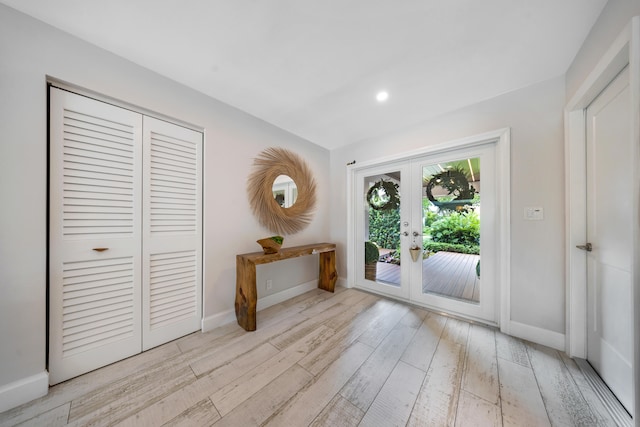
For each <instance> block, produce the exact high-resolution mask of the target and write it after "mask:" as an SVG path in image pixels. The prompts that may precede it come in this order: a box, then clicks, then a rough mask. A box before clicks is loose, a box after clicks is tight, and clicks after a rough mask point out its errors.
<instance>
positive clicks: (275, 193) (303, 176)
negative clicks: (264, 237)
mask: <svg viewBox="0 0 640 427" xmlns="http://www.w3.org/2000/svg"><path fill="white" fill-rule="evenodd" d="M253 166H254V171H253V173H252V174H251V175H250V176H249V179H248V181H247V192H248V196H249V202H250V204H251V210H252V211H253V213H254V215H255V216H256V218H258V221H259V222H260V224H261V225H263V226H264V227H266V228H267V229H268V230H269V231H271V232H273V233H278V234H294V233H297V232H298V231H301V230H302V229H304V228H305V227H306V226H307V225H309V223H310V222H311V219H312V217H313V209H314V208H315V205H316V183H315V180H314V178H313V176H312V175H311V171H310V169H309V166H308V165H307V164H306V162H305V161H304V160H303V159H302V158H300V156H298V155H297V154H295V153H293V152H291V151H289V150H286V149H284V148H277V147H270V148H267V149H266V150H264V151H263V152H261V153H260V154H259V155H258V156H257V157H256V158H255V159H254V162H253Z"/></svg>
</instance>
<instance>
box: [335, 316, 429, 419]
mask: <svg viewBox="0 0 640 427" xmlns="http://www.w3.org/2000/svg"><path fill="white" fill-rule="evenodd" d="M415 333H416V328H415V327H413V325H412V324H409V325H407V324H404V323H402V322H400V323H398V325H397V326H396V327H395V328H394V329H393V330H392V331H391V333H390V334H388V335H387V337H386V338H385V339H384V341H382V343H381V344H380V345H379V346H378V347H377V348H376V349H375V351H374V352H373V354H372V355H371V357H369V358H368V359H367V361H366V362H364V363H363V364H362V366H361V367H360V369H358V371H357V372H356V373H355V374H354V375H353V376H352V377H351V379H350V380H349V381H348V382H347V384H345V386H344V387H343V388H342V390H340V395H341V396H342V397H344V398H345V399H347V400H348V401H349V402H351V403H352V404H354V405H355V406H356V407H358V408H360V409H361V410H363V411H366V410H367V409H368V408H369V406H370V405H371V402H373V400H374V399H375V397H376V396H377V395H378V393H379V392H380V389H381V388H382V386H383V385H384V383H385V381H386V380H387V377H388V376H389V374H390V373H391V371H393V369H394V368H395V366H396V364H397V363H398V360H399V359H400V356H401V355H402V353H404V350H405V349H406V348H407V345H409V342H411V339H412V338H413V336H414V335H415Z"/></svg>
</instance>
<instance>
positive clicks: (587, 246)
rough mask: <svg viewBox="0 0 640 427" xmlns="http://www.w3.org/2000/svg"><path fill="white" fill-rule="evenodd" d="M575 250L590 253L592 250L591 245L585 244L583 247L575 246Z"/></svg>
mask: <svg viewBox="0 0 640 427" xmlns="http://www.w3.org/2000/svg"><path fill="white" fill-rule="evenodd" d="M576 248H578V249H582V250H583V251H587V252H591V251H592V250H593V246H592V245H591V243H587V244H584V245H577V246H576Z"/></svg>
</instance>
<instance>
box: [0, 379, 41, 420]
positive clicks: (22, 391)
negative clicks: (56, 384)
mask: <svg viewBox="0 0 640 427" xmlns="http://www.w3.org/2000/svg"><path fill="white" fill-rule="evenodd" d="M48 391H49V373H48V372H47V371H43V372H40V373H39V374H36V375H32V376H30V377H27V378H23V379H21V380H18V381H14V382H12V383H10V384H7V385H4V386H2V387H0V412H4V411H8V410H9V409H11V408H15V407H16V406H20V405H22V404H23V403H27V402H31V401H32V400H33V399H37V398H39V397H42V396H44V395H46V394H47V392H48Z"/></svg>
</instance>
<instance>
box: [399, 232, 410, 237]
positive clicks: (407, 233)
mask: <svg viewBox="0 0 640 427" xmlns="http://www.w3.org/2000/svg"><path fill="white" fill-rule="evenodd" d="M400 235H401V236H408V235H409V232H408V231H403V232H402V233H400Z"/></svg>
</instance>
